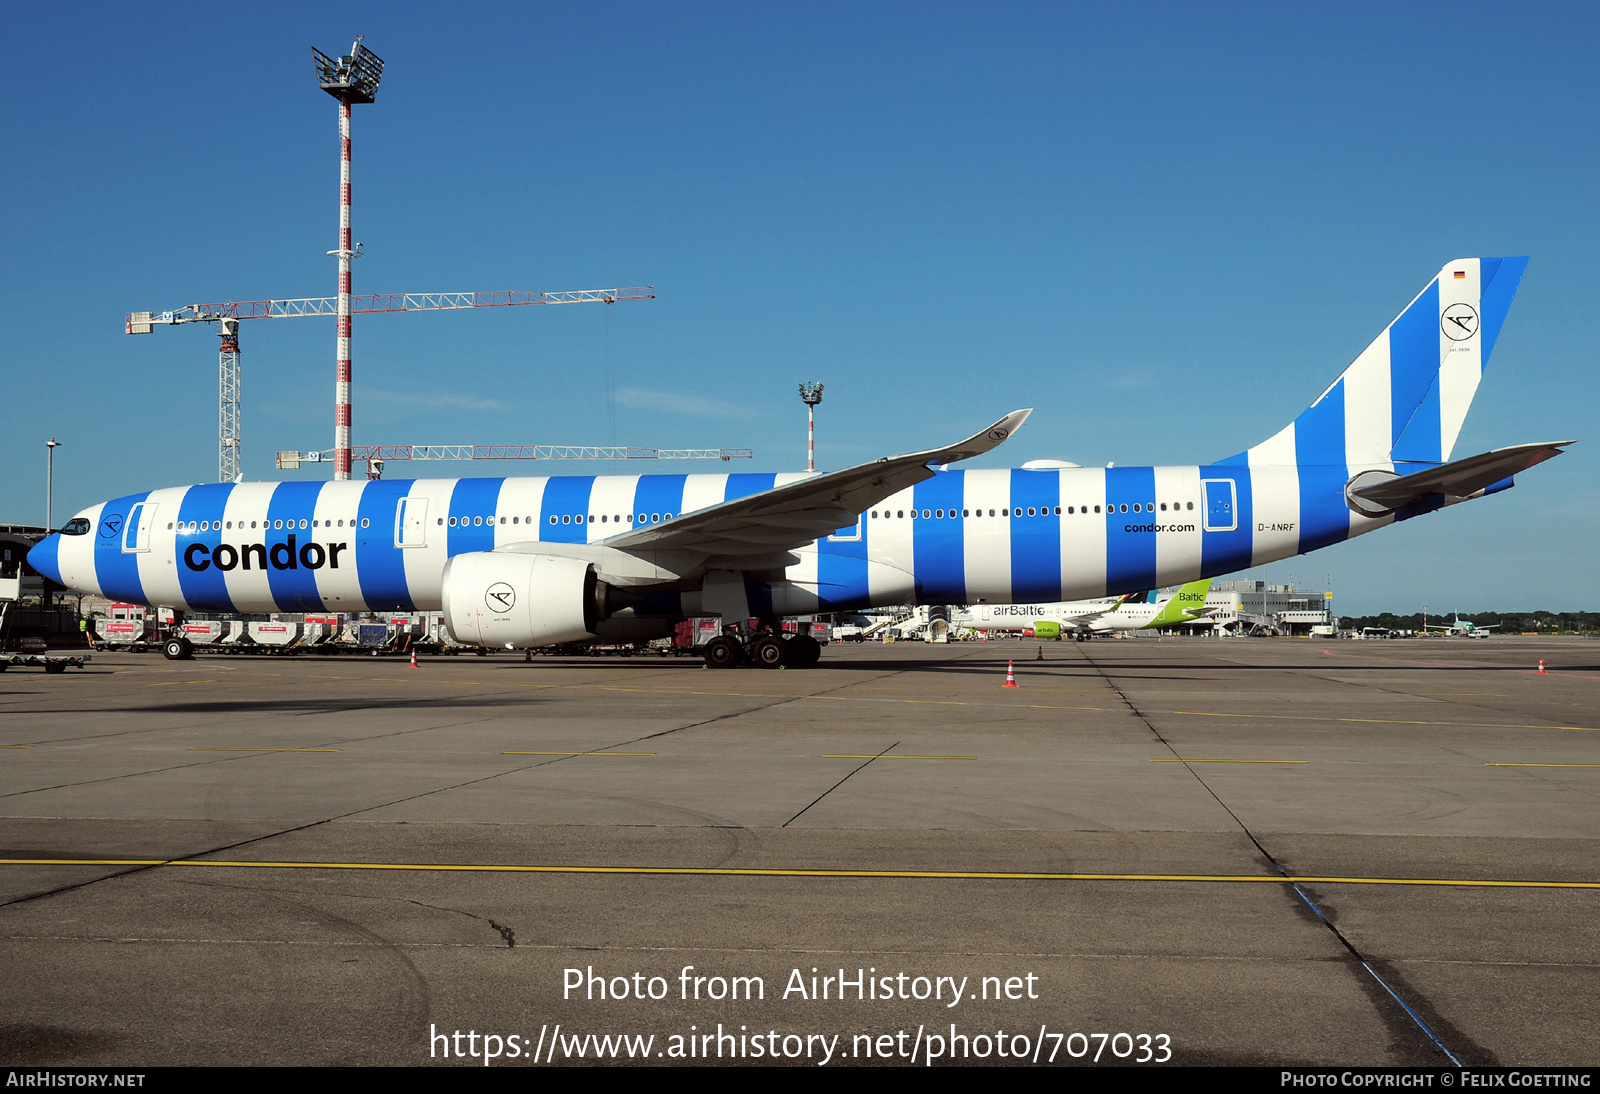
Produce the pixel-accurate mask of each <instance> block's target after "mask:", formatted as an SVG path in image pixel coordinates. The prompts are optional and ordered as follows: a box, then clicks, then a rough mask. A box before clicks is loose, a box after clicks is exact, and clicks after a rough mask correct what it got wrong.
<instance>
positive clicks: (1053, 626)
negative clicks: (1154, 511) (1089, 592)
mask: <svg viewBox="0 0 1600 1094" xmlns="http://www.w3.org/2000/svg"><path fill="white" fill-rule="evenodd" d="M1210 591H1211V579H1210V578H1209V577H1206V578H1201V579H1200V580H1199V581H1190V582H1188V583H1187V584H1185V585H1183V586H1182V587H1181V588H1178V589H1174V590H1173V591H1172V592H1169V593H1160V594H1157V593H1156V592H1155V591H1154V590H1152V591H1151V592H1150V593H1149V594H1148V597H1149V598H1148V599H1146V597H1145V594H1139V595H1138V596H1115V597H1102V598H1101V599H1099V600H1074V601H1069V602H1067V603H1064V604H972V605H968V606H966V607H964V608H956V609H953V610H952V611H951V612H950V623H951V624H952V625H953V626H959V627H974V628H977V629H978V630H985V631H1022V632H1023V634H1024V635H1027V636H1030V637H1033V638H1059V637H1061V636H1062V635H1063V634H1066V635H1071V636H1073V637H1075V638H1077V639H1079V640H1080V641H1081V640H1083V639H1084V638H1087V637H1089V636H1090V635H1096V634H1111V633H1113V632H1115V631H1142V630H1160V629H1161V628H1163V627H1178V626H1182V625H1183V624H1185V623H1196V622H1199V621H1201V620H1203V619H1204V618H1205V617H1206V616H1207V615H1209V614H1210V613H1209V611H1208V610H1207V608H1206V595H1207V594H1208V593H1209V592H1210Z"/></svg>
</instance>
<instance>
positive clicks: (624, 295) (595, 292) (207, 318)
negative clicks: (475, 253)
mask: <svg viewBox="0 0 1600 1094" xmlns="http://www.w3.org/2000/svg"><path fill="white" fill-rule="evenodd" d="M655 295H656V294H655V287H654V286H653V285H645V286H641V287H636V288H628V289H580V290H577V291H574V292H521V291H517V290H507V291H504V292H440V293H379V294H377V295H375V296H356V297H351V298H348V299H349V305H348V306H349V311H350V312H351V313H360V314H376V313H381V312H406V311H451V310H455V309H458V308H510V307H521V306H523V305H529V304H615V303H616V302H617V301H619V300H654V299H655ZM340 303H341V300H340V298H339V297H336V296H321V297H309V298H305V299H300V300H236V301H232V302H229V303H225V304H185V305H184V306H183V307H181V308H174V309H173V310H171V311H164V312H148V311H136V312H129V313H128V316H127V325H126V330H127V332H128V333H129V334H149V333H150V332H151V331H153V330H154V329H155V328H156V327H157V326H179V325H182V324H184V323H218V324H220V325H221V329H220V330H219V332H218V333H219V335H220V337H221V339H222V346H221V349H220V350H219V352H218V354H217V481H219V482H233V481H234V480H236V479H237V478H238V477H239V474H240V470H241V467H240V456H239V440H240V432H241V423H240V413H239V402H240V395H239V323H240V321H241V320H244V319H294V318H299V317H302V316H308V315H333V316H338V315H340ZM348 407H349V404H348V402H345V403H342V404H341V418H348V417H349V409H348ZM346 424H348V423H346Z"/></svg>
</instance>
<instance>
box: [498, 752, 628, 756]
mask: <svg viewBox="0 0 1600 1094" xmlns="http://www.w3.org/2000/svg"><path fill="white" fill-rule="evenodd" d="M500 755H502V756H654V755H655V753H654V752H502V753H500Z"/></svg>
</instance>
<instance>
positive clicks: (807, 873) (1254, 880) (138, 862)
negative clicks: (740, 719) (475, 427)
mask: <svg viewBox="0 0 1600 1094" xmlns="http://www.w3.org/2000/svg"><path fill="white" fill-rule="evenodd" d="M0 866H102V867H103V866H145V867H150V866H183V867H207V868H214V869H230V870H231V869H251V870H400V871H414V872H422V873H428V872H433V873H467V874H471V873H483V874H619V875H652V874H654V875H671V876H690V877H814V878H885V879H891V880H893V879H904V880H929V881H941V880H976V881H1152V882H1209V883H1218V884H1245V885H1253V884H1260V883H1266V884H1270V885H1292V884H1306V885H1411V886H1423V887H1453V888H1500V889H1600V881H1512V880H1504V879H1499V878H1421V877H1332V876H1329V877H1322V876H1305V877H1299V876H1295V877H1285V876H1282V875H1273V874H1057V873H1033V872H1022V871H1016V872H1000V871H978V870H784V869H765V870H763V869H742V868H735V867H694V866H520V865H511V864H496V863H437V862H433V863H429V862H251V861H241V860H231V859H230V860H223V859H62V858H8V859H0Z"/></svg>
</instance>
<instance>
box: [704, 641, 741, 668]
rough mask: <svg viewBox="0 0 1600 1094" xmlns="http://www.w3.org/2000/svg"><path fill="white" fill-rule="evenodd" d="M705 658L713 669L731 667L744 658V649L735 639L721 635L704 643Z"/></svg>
mask: <svg viewBox="0 0 1600 1094" xmlns="http://www.w3.org/2000/svg"><path fill="white" fill-rule="evenodd" d="M705 658H706V664H708V665H710V666H711V667H712V668H714V669H731V668H733V667H735V666H736V665H738V664H739V662H740V661H743V660H744V651H743V650H742V649H740V648H739V643H738V642H737V641H735V640H734V639H732V638H729V637H728V636H727V635H722V636H720V637H717V638H713V639H712V640H711V641H709V642H707V643H706V652H705Z"/></svg>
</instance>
